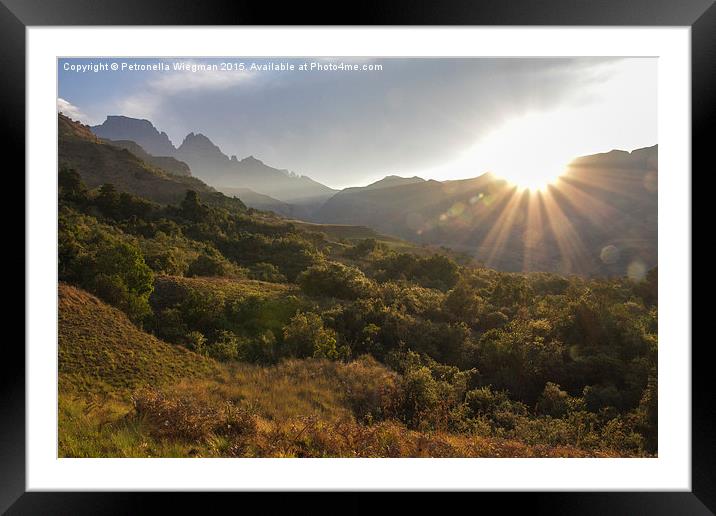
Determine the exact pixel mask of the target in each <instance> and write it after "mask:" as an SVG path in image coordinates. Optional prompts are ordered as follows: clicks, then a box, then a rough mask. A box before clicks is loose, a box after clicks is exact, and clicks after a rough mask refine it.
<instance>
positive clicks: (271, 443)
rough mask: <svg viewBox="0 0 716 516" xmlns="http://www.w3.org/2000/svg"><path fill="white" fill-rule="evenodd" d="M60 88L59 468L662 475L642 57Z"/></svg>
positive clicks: (205, 69) (646, 70) (197, 76)
mask: <svg viewBox="0 0 716 516" xmlns="http://www.w3.org/2000/svg"><path fill="white" fill-rule="evenodd" d="M56 62H57V99H56V104H57V115H56V117H57V179H56V181H57V188H58V189H57V192H58V196H57V253H58V255H57V279H58V284H57V332H58V342H57V348H56V350H57V371H58V382H57V386H56V387H57V395H58V403H57V456H58V457H60V458H99V457H136V458H155V457H180V458H214V457H226V458H280V457H285V458H290V457H293V458H348V457H353V458H355V457H361V458H406V457H411V458H419V457H420V458H445V457H452V458H515V457H518V458H532V457H534V458H570V459H571V458H586V457H589V458H621V457H629V458H635V457H638V458H654V459H655V458H657V457H659V442H658V434H659V428H658V424H657V421H658V395H657V394H658V388H657V385H658V378H657V369H658V367H657V366H658V355H659V353H658V340H659V339H658V264H659V256H658V234H659V231H658V230H659V220H658V216H657V215H658V213H657V212H658V209H657V208H658V180H657V178H658V168H659V160H658V143H659V142H658V139H657V129H658V127H657V119H658V113H657V84H658V82H659V81H658V79H659V78H658V59H657V58H656V57H594V56H585V57H371V56H346V57H340V56H338V57H327V56H307V57H295V56H292V57H282V56H276V57H252V56H234V57H166V56H163V57H156V58H153V57H136V58H135V57H102V56H98V57H81V58H80V57H58V58H57V60H56ZM53 116H54V114H53ZM53 180H54V178H50V177H47V178H46V179H45V181H47V182H51V181H53Z"/></svg>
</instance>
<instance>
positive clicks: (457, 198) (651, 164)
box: [312, 146, 658, 275]
mask: <svg viewBox="0 0 716 516" xmlns="http://www.w3.org/2000/svg"><path fill="white" fill-rule="evenodd" d="M657 167H658V150H657V146H653V147H649V148H645V149H638V150H635V151H633V152H631V153H629V152H624V151H612V152H608V153H604V154H597V155H593V156H585V157H581V158H578V159H576V160H574V161H573V162H572V164H571V166H570V167H569V169H568V171H567V173H566V174H565V175H564V176H563V177H562V178H561V180H560V181H559V186H550V187H549V188H548V189H547V191H546V192H544V193H542V194H539V195H537V194H529V193H528V192H518V191H517V190H516V188H515V187H513V186H511V185H509V184H508V183H507V182H506V181H504V180H501V179H500V178H498V177H496V176H493V175H491V174H484V175H482V176H479V177H477V178H474V179H466V180H458V181H445V182H438V181H433V180H429V181H418V182H411V183H408V184H398V185H394V186H386V187H383V188H375V187H371V186H372V185H369V186H368V187H363V188H347V189H345V190H343V191H341V192H339V193H337V194H336V195H334V196H333V197H332V198H331V199H329V200H328V201H327V202H326V203H325V204H324V205H323V206H322V207H321V208H320V209H319V210H318V211H317V212H316V213H315V215H314V216H313V218H312V220H314V221H316V222H321V223H327V224H358V225H366V226H369V227H372V228H375V229H376V230H378V231H380V232H383V233H387V234H390V235H395V236H398V237H401V238H404V239H407V240H411V241H413V242H418V243H427V244H432V245H445V246H449V247H451V248H453V249H455V250H458V251H462V252H465V253H469V254H471V255H473V256H474V257H475V258H476V259H477V260H478V261H481V262H483V263H486V264H487V265H490V266H493V267H495V268H497V269H501V270H508V271H521V270H544V271H555V272H562V273H579V274H609V275H611V274H621V275H623V274H626V273H627V269H628V268H629V266H630V265H632V267H636V268H637V269H639V270H641V269H642V268H647V269H648V268H649V267H653V266H654V265H656V262H657V217H656V214H657V185H656V171H657ZM386 179H387V178H386ZM384 181H385V180H384ZM379 183H380V182H379ZM388 183H390V181H388ZM530 198H531V199H532V202H530ZM632 270H635V269H632ZM637 272H639V271H637Z"/></svg>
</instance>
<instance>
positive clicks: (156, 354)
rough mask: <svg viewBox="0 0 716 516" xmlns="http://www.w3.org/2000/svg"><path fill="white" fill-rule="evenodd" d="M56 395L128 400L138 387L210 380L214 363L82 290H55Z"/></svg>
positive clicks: (213, 371)
mask: <svg viewBox="0 0 716 516" xmlns="http://www.w3.org/2000/svg"><path fill="white" fill-rule="evenodd" d="M58 295H59V321H58V331H59V349H58V352H59V357H58V360H59V378H60V391H61V392H75V393H84V394H86V395H93V396H98V395H99V396H102V395H110V396H115V397H120V398H124V399H127V397H128V395H129V394H130V393H131V391H133V390H134V389H136V388H137V387H140V386H143V385H162V384H166V383H176V382H177V381H179V380H180V379H182V378H184V377H204V378H207V377H213V376H214V375H216V374H218V372H219V371H220V368H219V366H218V364H216V363H215V362H214V361H212V360H210V359H208V358H205V357H202V356H199V355H197V354H195V353H192V352H191V351H189V350H187V349H186V348H183V347H180V346H174V345H171V344H167V343H166V342H163V341H161V340H159V339H157V338H156V337H153V336H152V335H149V334H148V333H146V332H143V331H142V330H140V329H139V328H137V327H136V326H134V325H133V324H132V322H131V321H129V319H128V318H127V316H126V315H125V314H124V313H123V312H121V311H119V310H117V309H115V308H112V307H110V306H109V305H107V304H105V303H103V302H102V301H100V300H99V299H97V298H96V297H94V296H93V295H91V294H89V293H87V292H85V291H84V290H81V289H78V288H75V287H71V286H69V285H65V284H60V286H59V291H58Z"/></svg>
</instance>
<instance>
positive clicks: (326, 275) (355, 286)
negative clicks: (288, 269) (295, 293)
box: [298, 262, 373, 299]
mask: <svg viewBox="0 0 716 516" xmlns="http://www.w3.org/2000/svg"><path fill="white" fill-rule="evenodd" d="M298 283H299V285H301V289H302V290H303V291H304V292H305V293H306V294H308V295H309V296H329V297H336V298H339V299H358V298H359V297H365V296H368V295H369V294H370V293H371V291H372V290H373V284H372V282H371V281H370V280H369V279H368V278H366V277H365V275H364V274H363V273H362V272H361V271H360V269H357V268H355V267H350V266H348V265H343V264H342V263H337V262H324V263H320V264H318V265H314V266H312V267H309V268H308V269H307V270H306V271H304V272H303V273H302V274H301V275H300V276H299V278H298Z"/></svg>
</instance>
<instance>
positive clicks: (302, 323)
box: [283, 312, 338, 359]
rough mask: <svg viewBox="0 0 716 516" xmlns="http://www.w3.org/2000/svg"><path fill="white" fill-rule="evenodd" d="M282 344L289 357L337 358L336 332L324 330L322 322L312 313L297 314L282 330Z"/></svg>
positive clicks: (328, 329)
mask: <svg viewBox="0 0 716 516" xmlns="http://www.w3.org/2000/svg"><path fill="white" fill-rule="evenodd" d="M283 344H284V347H285V349H286V352H287V353H288V354H289V355H290V356H294V357H299V358H305V357H314V358H331V359H335V358H338V350H337V348H336V332H335V331H333V330H332V329H330V328H324V326H323V320H321V318H320V317H319V316H318V314H315V313H313V312H305V313H302V312H299V313H297V314H296V315H295V316H293V317H292V318H291V320H290V321H289V323H288V324H287V325H286V326H285V327H284V328H283Z"/></svg>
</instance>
